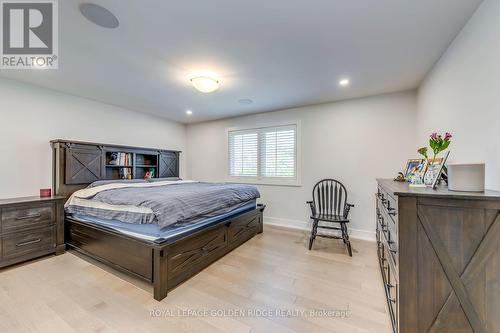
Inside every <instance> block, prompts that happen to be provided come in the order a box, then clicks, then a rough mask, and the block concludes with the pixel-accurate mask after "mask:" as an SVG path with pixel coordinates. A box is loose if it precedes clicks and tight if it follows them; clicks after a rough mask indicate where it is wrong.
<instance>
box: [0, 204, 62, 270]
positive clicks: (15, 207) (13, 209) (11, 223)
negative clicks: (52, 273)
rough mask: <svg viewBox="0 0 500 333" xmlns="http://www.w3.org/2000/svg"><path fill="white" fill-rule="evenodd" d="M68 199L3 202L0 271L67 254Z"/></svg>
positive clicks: (1, 205) (0, 209)
mask: <svg viewBox="0 0 500 333" xmlns="http://www.w3.org/2000/svg"><path fill="white" fill-rule="evenodd" d="M64 199H65V198H64V197H51V198H40V197H27V198H16V199H4V200H0V268H1V267H5V266H9V265H12V264H16V263H19V262H23V261H26V260H29V259H33V258H37V257H41V256H44V255H48V254H53V253H55V254H61V253H63V252H64V249H65V245H64Z"/></svg>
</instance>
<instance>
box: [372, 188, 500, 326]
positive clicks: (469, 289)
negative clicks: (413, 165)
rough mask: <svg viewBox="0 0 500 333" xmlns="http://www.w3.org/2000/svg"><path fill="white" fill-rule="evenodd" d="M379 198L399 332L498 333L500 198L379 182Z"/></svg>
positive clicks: (383, 261) (380, 231) (386, 275)
mask: <svg viewBox="0 0 500 333" xmlns="http://www.w3.org/2000/svg"><path fill="white" fill-rule="evenodd" d="M376 197H377V199H376V202H377V205H376V206H377V209H376V213H377V230H376V236H377V248H378V256H379V263H380V268H381V272H382V277H383V281H384V288H385V292H386V296H387V303H388V307H389V312H390V315H391V320H392V323H393V328H394V332H401V333H413V332H415V333H416V332H498V329H499V327H500V317H498V315H497V307H496V305H497V303H498V286H499V284H500V275H499V272H498V268H497V266H498V260H499V256H500V250H499V246H498V244H499V243H500V192H495V191H486V192H484V193H470V192H451V191H449V190H448V189H447V188H446V186H438V188H437V189H435V190H433V189H430V188H425V189H420V188H417V189H414V188H411V187H409V185H408V184H406V183H398V182H394V181H392V180H388V179H379V180H378V191H377V194H376Z"/></svg>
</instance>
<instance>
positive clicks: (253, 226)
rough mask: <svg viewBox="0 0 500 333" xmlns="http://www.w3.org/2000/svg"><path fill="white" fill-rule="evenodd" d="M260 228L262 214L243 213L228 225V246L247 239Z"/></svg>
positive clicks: (234, 245) (238, 243) (236, 244)
mask: <svg viewBox="0 0 500 333" xmlns="http://www.w3.org/2000/svg"><path fill="white" fill-rule="evenodd" d="M261 229H262V215H261V214H255V213H249V214H243V215H241V216H240V217H239V218H237V219H235V220H234V221H232V222H231V224H229V226H228V231H227V234H228V246H229V247H231V248H234V247H237V246H238V245H240V244H242V243H244V242H245V241H247V240H249V239H250V238H252V237H253V236H255V235H256V234H257V233H258V232H259V230H261Z"/></svg>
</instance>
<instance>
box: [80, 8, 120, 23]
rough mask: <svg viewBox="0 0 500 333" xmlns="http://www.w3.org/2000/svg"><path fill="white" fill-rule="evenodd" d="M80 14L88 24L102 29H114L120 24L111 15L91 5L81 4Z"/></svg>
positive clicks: (107, 11)
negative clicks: (90, 23) (93, 24)
mask: <svg viewBox="0 0 500 333" xmlns="http://www.w3.org/2000/svg"><path fill="white" fill-rule="evenodd" d="M80 13H82V15H83V16H85V18H86V19H87V20H89V21H90V22H92V23H95V24H97V25H98V26H100V27H103V28H110V29H114V28H117V27H118V26H119V25H120V22H119V21H118V19H117V18H116V16H115V15H113V13H111V12H110V11H109V10H107V9H106V8H104V7H101V6H99V5H96V4H93V3H88V2H86V3H82V4H81V5H80Z"/></svg>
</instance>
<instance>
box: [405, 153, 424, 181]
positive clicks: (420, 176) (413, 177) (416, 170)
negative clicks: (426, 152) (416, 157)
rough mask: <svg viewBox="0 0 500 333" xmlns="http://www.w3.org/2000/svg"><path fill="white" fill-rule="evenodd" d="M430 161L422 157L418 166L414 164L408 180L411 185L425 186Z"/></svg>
mask: <svg viewBox="0 0 500 333" xmlns="http://www.w3.org/2000/svg"><path fill="white" fill-rule="evenodd" d="M427 167H428V161H427V160H426V159H421V160H420V163H419V164H418V165H417V166H414V167H413V168H412V169H410V171H409V172H408V179H407V180H408V182H409V183H410V186H416V187H425V184H424V176H425V173H426V171H427Z"/></svg>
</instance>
